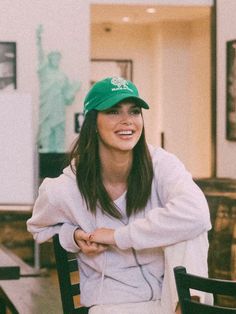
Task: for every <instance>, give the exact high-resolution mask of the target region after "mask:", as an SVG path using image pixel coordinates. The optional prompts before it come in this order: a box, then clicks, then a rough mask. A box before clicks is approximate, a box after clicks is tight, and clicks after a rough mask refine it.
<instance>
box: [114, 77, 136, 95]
mask: <svg viewBox="0 0 236 314" xmlns="http://www.w3.org/2000/svg"><path fill="white" fill-rule="evenodd" d="M111 84H113V85H114V86H116V87H114V88H112V89H111V90H112V91H117V90H124V89H128V90H129V91H131V92H132V93H133V90H132V89H131V88H129V86H128V81H126V80H125V79H123V78H122V77H113V78H112V79H111Z"/></svg>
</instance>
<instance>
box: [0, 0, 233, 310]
mask: <svg viewBox="0 0 236 314" xmlns="http://www.w3.org/2000/svg"><path fill="white" fill-rule="evenodd" d="M45 4H46V5H45ZM26 11H27V12H28V14H27V17H26V15H25V12H26ZM235 12H236V3H235V1H234V0H200V1H199V0H181V1H179V0H150V1H146V0H122V1H121V0H89V1H84V0H70V1H69V2H68V1H67V0H57V4H56V5H55V2H54V1H46V0H42V1H30V2H29V1H27V0H21V1H18V0H17V1H15V2H14V5H12V4H11V3H10V1H9V0H1V3H0V14H1V19H0V104H1V106H0V108H1V109H0V110H1V114H0V122H1V123H0V139H1V144H2V150H1V157H0V158H1V166H0V177H1V178H2V179H1V182H2V187H1V190H0V312H1V306H3V307H5V306H7V307H8V308H9V309H10V310H11V311H12V312H13V313H24V314H28V313H29V314H30V313H34V314H37V313H40V314H41V313H42V309H44V308H45V309H46V310H47V311H48V313H52V314H53V313H63V310H62V304H61V299H63V296H62V295H61V294H60V292H61V291H60V288H61V287H60V284H61V282H60V277H59V279H58V277H57V275H58V269H57V267H58V265H57V264H56V263H58V262H57V261H56V259H55V254H57V253H56V251H55V247H57V249H59V251H60V254H61V255H63V254H66V255H65V256H67V253H66V252H64V251H63V249H62V250H61V248H60V247H58V242H57V241H58V239H56V238H55V237H54V238H53V242H52V241H51V240H50V241H46V242H43V243H40V244H39V243H37V241H35V239H34V238H33V236H32V233H31V232H29V230H27V221H28V220H29V219H30V218H31V216H32V212H33V208H34V204H35V201H36V199H37V197H38V193H39V192H38V191H39V186H40V185H41V184H42V182H44V180H45V178H50V179H49V181H50V180H52V178H53V179H54V178H56V177H58V176H59V175H60V174H61V173H62V172H63V169H64V168H65V167H67V166H68V164H69V161H68V160H69V159H68V158H69V157H70V152H71V150H72V147H73V145H75V143H76V140H77V138H78V137H79V136H80V132H81V128H82V126H83V122H84V119H86V115H85V111H84V99H85V97H86V95H87V93H88V91H89V90H90V88H92V86H94V84H95V85H96V83H97V82H98V81H100V80H102V79H104V78H106V77H122V78H123V79H124V80H128V81H131V82H133V83H134V84H135V86H136V87H137V89H138V91H139V97H141V98H142V99H144V100H145V102H146V103H148V105H149V107H150V108H149V110H142V115H143V118H144V125H145V134H146V139H147V142H148V144H150V145H151V146H153V147H157V148H162V149H164V150H165V151H167V152H168V153H171V154H174V155H175V156H176V157H177V158H178V159H179V160H180V161H181V162H182V163H183V164H184V166H185V168H184V169H186V171H187V172H188V173H190V174H191V176H192V181H193V182H194V184H195V185H197V186H198V187H199V188H200V190H202V192H203V194H204V197H205V198H206V200H207V204H208V207H209V213H210V221H211V224H212V228H211V229H210V230H208V231H207V232H208V241H209V250H208V270H209V272H208V274H209V277H212V278H220V279H223V280H230V281H235V278H236V264H235V244H234V242H235V238H234V236H235V234H236V231H235V230H236V229H235V217H236V216H235V208H236V203H235V202H236V201H235V200H236V167H235V154H236V146H235V141H236V122H235V121H236V118H235V111H236V109H235V103H234V82H235V81H236V74H235V73H236V72H235V69H236V66H235V65H236V62H235V60H236V59H235V58H236V52H235V47H236V31H235V30H236V27H235V26H236V25H235V20H236V19H235ZM50 67H51V68H50ZM234 74H235V75H234ZM57 80H58V81H60V83H59V84H58V81H57ZM125 82H126V81H125ZM63 84H64V85H63ZM124 84H127V83H124ZM68 95H69V96H68ZM67 96H68V98H67ZM45 108H46V109H45ZM61 108H63V109H61ZM98 112H99V111H98ZM98 114H99V113H98ZM45 117H46V118H45ZM50 119H51V121H55V120H57V119H60V128H58V129H56V127H55V128H54V129H53V128H51V130H52V133H51V134H50V136H49V137H48V138H47V140H46V141H45V142H44V137H45V134H46V136H48V134H47V132H48V126H49V124H50V122H49V121H50ZM56 131H58V132H59V133H58V134H59V135H57V133H56ZM96 132H97V130H96ZM57 136H58V137H57ZM58 139H59V140H58ZM47 180H48V179H47ZM157 194H158V193H157ZM58 197H59V196H58ZM49 203H50V202H49ZM86 204H87V202H86ZM50 215H51V216H53V214H49V216H50ZM59 224H63V223H60V222H59ZM187 225H188V224H187ZM53 227H55V226H54V225H53ZM186 228H187V227H186ZM73 239H75V238H74V236H73ZM88 241H89V240H88ZM75 242H76V241H75ZM60 254H59V255H60ZM63 256H64V255H63ZM1 259H2V261H3V260H4V262H2V263H1ZM76 261H77V260H76ZM12 263H13V266H12V267H13V268H12V269H11V270H9V273H10V277H4V276H6V273H5V271H6V265H8V264H9V265H11V264H12ZM2 264H3V265H2ZM75 264H77V262H76V263H75ZM66 267H67V266H66V265H65V268H66ZM72 267H75V266H72ZM76 267H77V266H76ZM20 272H21V273H20ZM2 274H4V275H2ZM1 276H3V280H1V279H2V278H1ZM63 276H65V275H63ZM63 276H62V277H63ZM27 280H28V281H27ZM58 280H59V281H58ZM62 280H63V279H62ZM28 283H29V284H28ZM76 284H77V283H76ZM13 286H15V287H19V289H21V287H23V288H22V289H25V290H24V291H25V292H24V294H25V295H26V297H25V300H24V301H22V300H21V296H20V295H18V294H17V293H16V292H14V289H13ZM30 286H31V287H33V286H38V287H39V288H38V289H37V291H36V290H35V291H34V289H32V291H31V288H30ZM68 289H69V288H68ZM15 290H17V289H15ZM8 293H9V295H8ZM5 295H8V297H7V298H6V297H5ZM32 295H36V296H37V297H35V298H33V297H32ZM3 296H4V297H3ZM48 296H49V297H48ZM36 299H37V300H36ZM48 299H50V301H49V300H48ZM1 302H3V305H2V303H1ZM215 302H216V304H218V305H221V306H232V307H236V296H231V297H221V296H218V297H217V298H216V299H215ZM5 303H6V304H5ZM74 303H75V304H76V305H77V304H78V303H80V298H74ZM4 304H5V305H4ZM39 309H40V311H41V312H38V311H39ZM84 310H85V312H81V313H88V312H87V310H86V309H84ZM14 311H15V312H14ZM64 312H65V310H64ZM45 313H46V312H45ZM168 314H169V313H168Z"/></svg>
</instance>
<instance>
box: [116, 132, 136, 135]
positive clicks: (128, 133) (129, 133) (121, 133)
mask: <svg viewBox="0 0 236 314" xmlns="http://www.w3.org/2000/svg"><path fill="white" fill-rule="evenodd" d="M132 133H133V132H132V131H120V132H118V134H120V135H131V134H132Z"/></svg>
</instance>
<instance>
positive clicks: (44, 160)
mask: <svg viewBox="0 0 236 314" xmlns="http://www.w3.org/2000/svg"><path fill="white" fill-rule="evenodd" d="M68 165H69V154H68V153H40V154H39V177H40V179H43V178H45V177H50V178H55V177H58V176H59V175H60V174H61V173H62V170H63V169H64V168H65V167H66V166H68Z"/></svg>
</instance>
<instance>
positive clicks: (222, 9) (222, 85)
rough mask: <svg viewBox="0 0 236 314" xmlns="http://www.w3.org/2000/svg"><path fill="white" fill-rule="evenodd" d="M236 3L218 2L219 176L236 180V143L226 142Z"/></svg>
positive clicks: (225, 0) (235, 27)
mask: <svg viewBox="0 0 236 314" xmlns="http://www.w3.org/2000/svg"><path fill="white" fill-rule="evenodd" d="M235 17H236V1H235V0H220V1H217V176H218V177H230V178H236V162H235V160H236V142H230V141H227V140H226V122H225V121H226V42H227V41H228V40H233V39H236V18H235Z"/></svg>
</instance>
